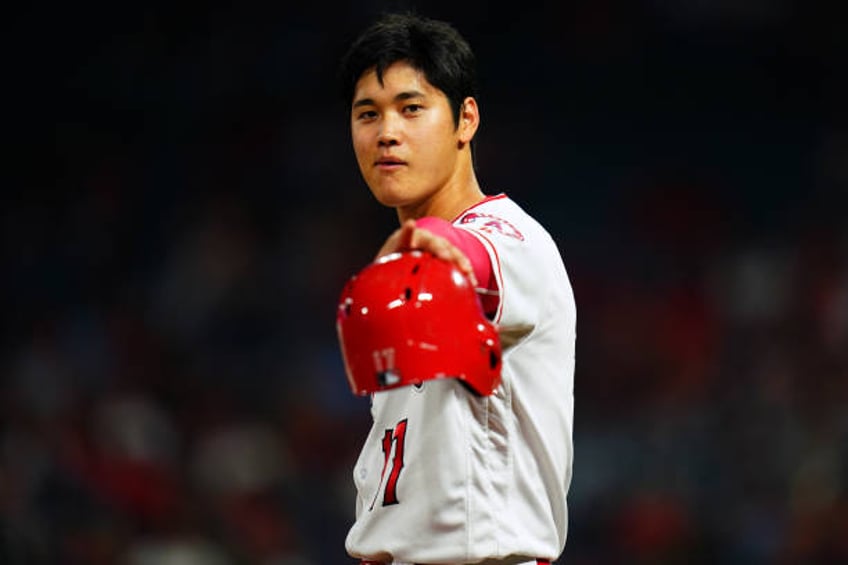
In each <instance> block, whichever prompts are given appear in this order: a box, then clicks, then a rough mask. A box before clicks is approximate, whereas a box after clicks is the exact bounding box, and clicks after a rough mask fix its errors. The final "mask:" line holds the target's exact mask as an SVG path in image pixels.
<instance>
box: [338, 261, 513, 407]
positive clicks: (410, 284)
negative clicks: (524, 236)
mask: <svg viewBox="0 0 848 565" xmlns="http://www.w3.org/2000/svg"><path fill="white" fill-rule="evenodd" d="M336 330H337V332H338V337H339V343H340V344H341V351H342V357H343V359H344V365H345V372H346V374H347V379H348V383H349V384H350V387H351V390H352V391H353V392H354V394H357V395H366V394H371V393H374V392H379V391H381V390H389V389H393V388H397V387H401V386H405V385H410V384H421V383H423V382H425V381H429V380H433V379H441V378H456V379H459V380H460V381H462V382H464V383H465V384H466V385H467V386H468V387H469V388H470V389H471V390H473V391H474V392H476V393H477V394H480V395H483V396H485V395H489V394H491V393H492V392H494V391H495V389H496V388H497V387H498V385H499V384H500V381H501V344H500V340H499V339H498V332H497V329H496V328H495V326H494V324H492V323H491V322H490V321H489V320H488V319H487V318H486V316H485V315H484V314H483V308H482V306H481V305H480V300H479V298H478V296H477V293H476V292H475V290H474V288H473V286H472V284H471V282H470V281H469V280H468V278H467V277H466V276H465V275H464V274H462V272H461V271H459V269H457V268H456V266H454V265H453V264H451V263H449V262H447V261H444V260H442V259H439V258H437V257H435V256H434V255H432V254H430V253H427V252H423V251H407V252H403V253H393V254H391V255H387V256H385V257H382V258H380V259H379V260H377V261H375V262H373V263H371V264H369V265H368V266H366V267H365V268H364V269H362V270H361V271H359V272H358V273H357V274H356V275H354V276H353V277H351V278H350V280H349V281H348V282H347V284H346V285H345V287H344V290H343V291H342V294H341V297H340V300H339V307H338V311H337V313H336Z"/></svg>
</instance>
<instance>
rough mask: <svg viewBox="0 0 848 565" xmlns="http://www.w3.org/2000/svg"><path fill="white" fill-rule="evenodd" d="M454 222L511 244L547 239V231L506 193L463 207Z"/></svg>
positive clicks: (520, 245) (523, 244) (458, 225)
mask: <svg viewBox="0 0 848 565" xmlns="http://www.w3.org/2000/svg"><path fill="white" fill-rule="evenodd" d="M454 225H456V226H457V227H460V228H464V229H468V230H472V231H475V232H478V233H480V234H481V235H484V236H488V237H491V238H493V239H495V240H501V241H502V242H503V243H506V244H508V245H510V246H512V245H517V246H518V247H524V246H526V245H528V244H531V243H538V242H541V241H546V240H548V239H550V236H549V234H548V231H547V230H546V229H545V228H544V227H543V226H542V225H541V224H540V223H539V222H538V221H536V219H535V218H534V217H533V216H531V215H530V214H529V213H528V212H527V211H526V210H525V209H524V208H522V207H521V206H520V205H519V204H518V203H517V202H515V201H514V200H513V199H512V198H510V197H509V196H507V195H506V194H505V193H500V194H497V195H493V196H489V197H487V198H486V199H485V200H482V201H481V202H479V203H478V204H476V205H475V206H472V207H470V208H469V209H467V210H465V211H464V212H462V213H461V214H460V215H459V216H458V217H457V218H456V220H455V221H454Z"/></svg>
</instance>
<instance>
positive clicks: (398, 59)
mask: <svg viewBox="0 0 848 565" xmlns="http://www.w3.org/2000/svg"><path fill="white" fill-rule="evenodd" d="M474 67H475V61H474V55H473V53H472V51H471V49H470V47H469V45H468V44H467V42H466V41H465V40H464V39H463V38H462V37H461V36H460V35H459V34H458V32H457V31H456V30H455V29H454V28H453V27H452V26H451V25H449V24H447V23H445V22H440V21H434V20H430V19H427V18H423V17H420V16H416V15H410V14H393V15H388V16H384V17H383V18H381V19H380V20H378V21H377V22H376V23H375V24H373V25H372V26H371V27H370V28H368V29H367V30H366V31H365V32H364V33H363V34H362V35H360V36H359V38H358V39H356V40H355V41H354V42H353V43H352V45H351V46H350V48H349V51H348V52H347V54H346V55H345V57H344V58H343V60H342V65H341V79H342V86H343V88H344V96H345V98H346V101H347V103H348V104H349V108H350V127H351V135H352V142H353V148H354V153H355V155H356V159H357V162H358V165H359V168H360V171H361V173H362V176H363V178H364V180H365V181H366V184H367V185H368V187H369V188H370V190H371V192H372V194H373V195H374V197H375V198H376V199H377V200H378V201H379V202H380V203H382V204H383V205H385V206H389V207H392V208H394V209H395V210H396V211H397V214H398V219H399V221H400V227H399V229H398V230H397V231H396V232H394V233H393V234H391V236H389V237H388V239H387V240H386V242H385V244H384V245H383V246H382V248H381V249H380V251H379V252H378V253H377V257H378V259H381V260H382V259H385V258H386V257H388V256H390V255H392V254H397V253H398V252H403V251H406V250H410V249H418V250H424V251H427V252H430V253H432V254H434V255H436V256H438V257H440V258H442V259H445V260H447V261H449V262H451V263H453V264H455V265H456V267H457V268H458V269H459V270H460V271H461V272H462V273H464V274H465V276H467V277H468V279H469V280H470V281H471V283H472V284H474V285H476V287H477V289H478V291H479V296H480V304H481V306H482V310H483V311H484V312H485V315H486V316H487V317H488V318H489V319H490V320H491V322H492V323H493V324H494V325H495V326H496V327H497V330H498V333H499V337H500V343H501V344H502V346H503V351H502V366H501V369H500V379H501V380H500V383H499V385H498V386H497V388H495V390H494V392H492V393H491V394H479V393H475V392H474V391H473V390H470V389H469V388H468V387H467V386H464V385H463V383H462V382H461V381H460V380H459V379H451V378H441V379H435V380H427V381H425V382H422V383H420V384H419V385H415V386H402V387H392V388H389V387H387V388H386V389H385V390H379V391H377V392H374V393H373V394H371V413H372V417H373V426H372V428H371V430H370V433H369V434H368V436H367V438H366V439H365V443H364V445H363V447H362V450H361V453H360V455H359V458H358V460H357V462H356V465H355V467H354V470H353V476H354V482H355V485H356V489H357V498H356V520H355V522H354V523H353V525H352V527H351V529H350V531H349V533H348V536H347V539H346V549H347V551H348V553H349V554H350V555H351V556H353V557H354V558H357V559H359V560H361V562H362V563H364V564H373V563H395V564H403V563H409V564H467V563H485V564H488V565H493V564H524V563H527V564H530V563H550V562H551V561H553V560H555V559H556V558H557V557H558V556H559V555H560V554H561V552H562V550H563V548H564V546H565V541H566V532H567V529H568V511H567V503H566V498H567V493H568V489H569V485H570V482H571V474H572V461H573V449H572V421H573V373H574V346H575V326H576V310H575V304H574V298H573V294H572V289H571V285H570V282H569V279H568V276H567V273H566V270H565V267H564V265H563V261H562V258H561V256H560V254H559V251H558V248H557V246H556V244H555V243H554V241H553V240H552V238H551V237H550V235H549V234H548V232H547V231H546V230H545V229H544V228H543V227H542V226H541V225H540V224H539V223H538V222H537V221H536V220H534V219H533V218H532V217H531V216H530V215H528V214H527V213H526V212H525V211H524V210H523V209H522V208H521V207H520V206H519V205H518V204H517V203H516V202H515V201H513V200H512V199H510V197H509V196H508V195H507V194H505V193H494V194H491V195H487V194H485V193H484V192H483V190H482V189H481V187H480V186H479V184H478V181H477V178H476V175H475V171H474V165H473V158H472V140H473V138H474V135H475V133H476V131H477V128H478V126H479V124H480V108H479V107H478V104H477V99H476V91H475V89H476V86H475V69H474Z"/></svg>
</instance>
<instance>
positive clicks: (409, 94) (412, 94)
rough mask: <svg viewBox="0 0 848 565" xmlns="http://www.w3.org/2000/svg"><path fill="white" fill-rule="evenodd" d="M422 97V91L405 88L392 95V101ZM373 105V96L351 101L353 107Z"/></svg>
mask: <svg viewBox="0 0 848 565" xmlns="http://www.w3.org/2000/svg"><path fill="white" fill-rule="evenodd" d="M423 97H424V93H423V92H419V91H417V90H406V91H404V92H400V93H398V94H397V95H396V96H395V97H394V102H399V101H401V100H409V99H410V98H423ZM374 105H375V103H374V99H373V98H360V99H359V100H357V101H356V102H354V103H353V107H354V108H359V107H360V106H374Z"/></svg>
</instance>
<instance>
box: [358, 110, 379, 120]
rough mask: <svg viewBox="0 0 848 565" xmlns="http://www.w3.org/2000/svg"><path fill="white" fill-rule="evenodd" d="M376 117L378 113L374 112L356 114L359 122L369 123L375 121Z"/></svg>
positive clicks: (365, 111)
mask: <svg viewBox="0 0 848 565" xmlns="http://www.w3.org/2000/svg"><path fill="white" fill-rule="evenodd" d="M376 117H377V112H375V111H374V110H363V111H362V112H359V113H358V114H356V119H357V120H359V121H369V120H373V119H375V118H376Z"/></svg>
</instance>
